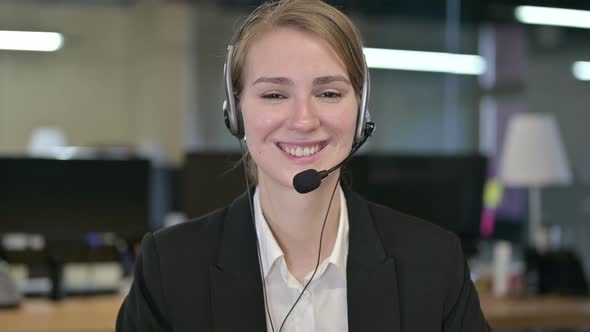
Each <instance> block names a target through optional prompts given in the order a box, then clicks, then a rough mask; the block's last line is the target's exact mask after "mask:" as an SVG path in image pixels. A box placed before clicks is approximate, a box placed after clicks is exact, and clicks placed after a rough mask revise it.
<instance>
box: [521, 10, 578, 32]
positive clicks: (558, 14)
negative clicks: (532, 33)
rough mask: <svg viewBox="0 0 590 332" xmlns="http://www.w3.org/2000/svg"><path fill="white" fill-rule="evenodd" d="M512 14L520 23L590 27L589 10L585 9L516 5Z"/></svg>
mask: <svg viewBox="0 0 590 332" xmlns="http://www.w3.org/2000/svg"><path fill="white" fill-rule="evenodd" d="M514 14H515V15H516V19H517V20H519V21H520V22H522V23H528V24H541V25H555V26H562V27H573V28H586V29H590V11H587V10H577V9H564V8H551V7H536V6H518V7H516V10H515V11H514Z"/></svg>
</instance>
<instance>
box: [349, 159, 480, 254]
mask: <svg viewBox="0 0 590 332" xmlns="http://www.w3.org/2000/svg"><path fill="white" fill-rule="evenodd" d="M486 164H487V163H486V158H485V157H483V156H481V155H370V156H358V157H355V158H353V159H352V160H351V162H350V173H351V174H352V177H351V186H352V188H353V189H355V190H356V191H358V192H360V193H361V194H363V195H364V196H365V197H366V198H368V199H369V200H371V201H374V202H376V203H380V204H383V205H385V206H389V207H391V208H394V209H396V210H399V211H401V212H404V213H407V214H410V215H414V216H416V217H419V218H422V219H425V220H428V221H430V222H432V223H435V224H437V225H439V226H441V227H443V228H445V229H447V230H450V231H452V232H454V233H456V234H457V235H458V236H459V237H460V238H461V240H462V242H463V247H464V251H465V252H466V253H469V254H470V253H473V251H474V250H475V247H474V246H475V241H476V240H477V239H478V238H479V226H480V220H481V212H482V208H483V187H484V183H485V180H486V171H487V169H486V167H487V166H486Z"/></svg>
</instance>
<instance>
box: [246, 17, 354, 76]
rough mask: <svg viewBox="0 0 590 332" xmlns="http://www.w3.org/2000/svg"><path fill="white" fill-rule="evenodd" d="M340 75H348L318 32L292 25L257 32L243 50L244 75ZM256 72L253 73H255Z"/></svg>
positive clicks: (339, 59) (338, 57)
mask: <svg viewBox="0 0 590 332" xmlns="http://www.w3.org/2000/svg"><path fill="white" fill-rule="evenodd" d="M312 74H313V75H316V76H322V75H341V76H344V77H346V78H347V79H348V71H347V70H346V66H345V64H344V61H342V59H341V58H340V56H339V55H338V53H337V52H336V51H335V50H334V48H332V46H331V45H330V44H329V43H328V42H327V41H326V40H324V39H323V38H321V37H320V36H319V35H317V34H315V33H312V32H308V31H304V30H301V29H297V28H292V27H278V28H273V29H271V30H269V31H265V32H262V33H260V34H258V35H257V36H256V37H255V38H254V39H252V41H251V42H250V45H249V46H248V48H247V50H246V61H245V68H244V79H245V81H246V82H248V81H252V80H255V79H256V78H257V76H261V75H267V76H268V75H272V76H274V75H281V76H300V75H312ZM255 76H256V77H255Z"/></svg>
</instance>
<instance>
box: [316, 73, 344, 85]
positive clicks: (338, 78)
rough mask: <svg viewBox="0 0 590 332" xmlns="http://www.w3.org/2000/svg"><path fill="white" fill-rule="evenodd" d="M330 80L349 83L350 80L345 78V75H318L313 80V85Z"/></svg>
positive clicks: (329, 81) (326, 82) (327, 82)
mask: <svg viewBox="0 0 590 332" xmlns="http://www.w3.org/2000/svg"><path fill="white" fill-rule="evenodd" d="M332 82H344V83H346V84H348V85H350V82H349V81H348V80H347V79H346V77H344V76H342V75H332V76H322V77H318V78H316V79H314V80H313V85H324V84H329V83H332Z"/></svg>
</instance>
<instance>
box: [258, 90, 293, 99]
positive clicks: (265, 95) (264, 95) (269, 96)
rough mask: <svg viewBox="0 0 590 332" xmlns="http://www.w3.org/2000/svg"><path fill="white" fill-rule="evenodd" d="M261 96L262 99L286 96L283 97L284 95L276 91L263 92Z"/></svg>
mask: <svg viewBox="0 0 590 332" xmlns="http://www.w3.org/2000/svg"><path fill="white" fill-rule="evenodd" d="M262 98H264V99H284V98H287V97H285V96H284V95H282V94H280V93H277V92H270V93H265V94H263V95H262Z"/></svg>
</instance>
